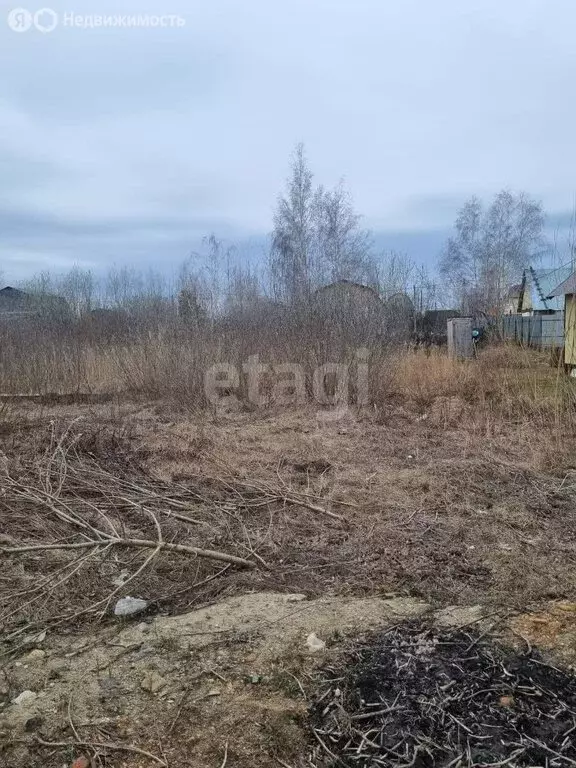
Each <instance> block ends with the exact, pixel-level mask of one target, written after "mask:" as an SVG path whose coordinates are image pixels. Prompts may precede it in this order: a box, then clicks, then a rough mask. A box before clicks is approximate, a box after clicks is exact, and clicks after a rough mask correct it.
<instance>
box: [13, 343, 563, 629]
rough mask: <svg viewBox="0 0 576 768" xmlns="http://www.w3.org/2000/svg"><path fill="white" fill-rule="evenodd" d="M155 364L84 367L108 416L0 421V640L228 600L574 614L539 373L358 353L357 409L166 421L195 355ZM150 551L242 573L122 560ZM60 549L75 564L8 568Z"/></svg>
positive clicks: (542, 372)
mask: <svg viewBox="0 0 576 768" xmlns="http://www.w3.org/2000/svg"><path fill="white" fill-rule="evenodd" d="M172 342H173V340H172ZM172 342H171V341H170V339H166V340H165V343H164V344H160V343H159V340H158V339H157V338H152V337H148V338H147V339H140V341H139V342H138V343H134V344H133V345H131V346H130V347H126V346H124V347H116V346H114V345H106V346H104V347H103V348H101V349H98V348H96V347H89V348H87V349H86V350H84V351H83V353H82V354H83V355H84V356H85V360H86V361H89V363H90V366H91V367H90V366H89V367H87V368H86V369H85V371H84V373H85V374H86V375H87V376H90V377H92V378H91V381H92V384H91V388H92V389H97V388H98V387H99V386H103V385H104V382H107V385H108V386H110V382H111V381H113V382H114V385H115V387H116V388H117V390H118V392H119V393H120V392H121V393H123V394H122V399H117V400H116V401H112V402H110V403H109V404H108V405H101V406H87V405H81V404H74V402H69V403H68V405H62V404H59V405H49V404H44V405H42V406H39V405H38V404H37V403H29V404H26V403H20V404H10V405H9V406H8V405H5V406H4V412H3V413H2V414H1V422H2V428H1V429H0V447H1V448H2V450H3V452H4V458H3V465H2V466H3V468H2V472H3V474H4V481H3V495H2V497H1V498H0V509H1V514H2V519H3V538H2V543H3V545H4V548H5V552H4V555H2V557H3V560H4V565H3V568H4V571H3V572H4V573H6V574H9V578H10V589H7V588H3V587H2V586H1V585H0V607H1V610H2V613H1V617H0V622H1V624H2V627H3V629H4V631H5V632H6V633H9V634H10V633H11V634H14V633H16V634H15V635H14V637H18V636H19V635H22V634H25V632H26V631H28V629H29V628H30V626H31V625H32V624H34V625H36V624H42V623H44V624H45V623H50V622H51V621H53V620H54V617H58V618H57V621H65V622H70V621H73V622H74V621H78V620H82V621H86V620H89V621H92V620H93V619H94V618H96V617H98V616H100V615H102V614H103V613H105V612H106V611H107V610H108V609H109V608H110V606H111V605H112V602H113V598H115V597H116V596H117V595H119V594H121V593H125V592H128V593H136V594H142V595H145V596H147V597H150V598H151V599H152V600H153V602H154V605H155V606H156V609H162V610H167V609H169V610H171V611H179V610H184V609H186V608H187V607H190V606H191V605H197V604H199V603H202V602H205V601H207V600H209V599H213V598H214V597H215V596H216V595H217V594H231V593H234V592H236V591H242V590H246V589H280V590H292V591H305V592H307V593H308V594H311V595H320V594H324V593H326V592H327V591H328V592H334V593H344V594H366V593H373V592H375V591H376V592H379V591H397V592H400V593H403V594H409V595H416V596H422V597H425V598H426V599H431V600H434V601H437V602H439V603H448V602H452V603H467V602H468V603H469V602H482V603H485V602H490V603H494V604H506V605H514V606H524V605H526V604H529V603H538V602H539V601H543V600H547V599H550V597H556V596H557V597H563V598H568V599H571V598H573V597H574V596H575V595H576V580H575V577H574V576H573V574H574V572H575V571H574V568H573V564H574V563H575V562H576V544H574V543H573V542H574V541H576V528H575V525H576V523H575V521H574V515H573V512H572V510H573V505H574V502H575V500H576V498H575V497H576V455H575V454H574V450H573V445H574V437H575V436H576V420H575V413H576V407H575V395H574V382H573V381H572V380H571V379H569V378H567V377H565V376H564V374H563V373H561V372H559V371H558V370H557V369H554V368H552V367H550V365H549V364H548V361H547V359H546V357H545V356H544V355H542V354H539V353H535V352H532V351H526V350H521V349H518V348H515V347H505V346H502V347H493V348H488V349H485V350H483V351H482V352H481V353H480V355H479V356H478V357H477V358H476V359H474V360H472V361H470V362H467V363H460V362H456V361H452V360H449V359H448V358H447V356H446V355H445V354H444V353H443V352H441V351H438V350H433V351H431V352H430V353H428V354H427V353H426V352H424V351H422V350H420V351H417V352H416V353H415V352H412V351H410V352H404V353H403V354H395V355H391V354H384V353H382V352H378V353H376V352H373V356H372V361H371V364H372V368H371V379H372V380H371V386H372V402H371V405H370V406H369V407H366V408H363V409H356V408H354V407H352V408H351V409H348V410H347V409H337V410H336V411H332V410H331V409H329V408H315V407H314V406H313V405H310V406H308V407H306V408H304V409H302V408H301V409H291V408H286V407H284V408H277V407H275V406H273V405H271V406H270V407H268V408H262V409H261V410H258V409H256V410H255V409H254V408H252V409H242V408H240V409H239V410H237V411H236V412H232V413H231V412H226V411H220V410H216V411H204V412H202V411H200V410H192V411H190V410H184V411H183V410H182V408H181V404H182V403H183V402H186V403H188V404H191V403H192V404H194V405H195V406H198V405H200V404H201V396H199V395H198V388H199V387H200V386H201V385H200V383H199V382H201V378H202V376H201V374H202V365H203V364H204V362H203V361H205V360H206V359H207V357H208V354H207V352H206V347H195V346H194V345H192V344H190V345H188V346H187V345H180V347H177V346H176V345H175V344H174V343H172ZM213 352H214V350H213ZM201 353H202V355H203V357H202V356H201ZM216 353H217V354H218V355H219V356H222V355H223V354H224V350H223V348H222V349H221V350H220V351H216V352H214V354H216ZM243 353H244V352H243ZM51 359H52V360H53V361H55V360H56V357H55V356H53V357H52V358H51ZM310 359H311V357H309V358H308V360H309V361H310ZM98 376H100V379H98ZM97 382H98V383H97ZM53 385H54V381H50V383H49V384H48V385H47V388H48V389H51V388H52V386H53ZM134 392H135V393H138V395H139V398H140V399H139V400H138V399H136V400H134V399H133V398H132V397H131V394H130V393H134ZM142 398H148V400H147V401H145V400H142ZM150 398H152V400H150ZM187 398H188V399H187ZM190 413H193V415H192V416H190V415H189V414H190ZM119 425H120V426H119ZM326 513H328V514H326ZM177 515H179V517H178V516H177ZM188 518H189V519H188ZM341 518H344V519H341ZM160 535H161V537H162V538H163V540H164V541H165V542H168V543H169V544H174V543H177V544H185V545H186V546H187V547H188V548H190V547H192V548H194V547H195V548H200V549H209V550H217V551H220V552H223V553H224V554H226V555H232V556H236V557H239V558H243V559H247V560H249V561H250V562H251V563H253V564H254V565H255V566H256V567H255V568H254V569H253V570H251V571H243V570H242V569H241V568H238V567H237V565H231V566H230V567H227V568H226V570H223V566H224V565H225V563H222V562H217V561H213V560H210V559H209V558H208V559H205V558H202V557H197V556H195V555H193V550H190V551H188V552H187V553H186V554H184V553H183V552H176V551H175V550H173V551H167V549H166V548H164V549H159V550H158V551H155V550H154V548H153V547H152V546H151V544H150V546H144V545H142V546H141V548H140V549H138V548H135V546H134V545H131V544H130V543H129V542H128V540H134V539H136V540H142V539H144V540H146V541H147V542H149V543H150V542H151V543H152V544H153V543H154V542H157V540H158V537H159V536H160ZM110 536H113V537H114V538H115V539H116V541H115V542H113V543H111V542H110V539H109V538H107V537H110ZM87 541H88V542H92V544H91V545H90V546H88V544H87V543H86V542H87ZM122 542H123V543H122ZM59 543H64V544H74V545H80V544H81V545H82V548H81V549H79V550H75V549H68V550H67V549H56V548H55V549H50V550H38V551H35V550H32V551H27V552H25V551H21V552H18V551H11V552H10V551H6V549H12V550H14V549H16V550H17V549H18V548H19V547H24V546H27V545H36V546H42V545H44V544H52V545H58V544H59ZM151 555H153V557H151V559H150V561H147V558H148V557H149V556H151ZM527 562H528V563H529V567H527ZM144 564H145V567H144ZM140 568H142V570H139V569H140ZM122 571H127V572H128V573H129V574H130V575H131V576H134V574H136V575H135V576H134V578H133V580H132V581H130V582H129V583H128V584H127V586H126V588H125V589H124V590H118V592H115V591H114V588H113V586H111V583H112V581H113V580H114V579H115V578H116V577H117V576H118V575H119V574H120V573H121V572H122ZM38 574H41V580H40V581H38Z"/></svg>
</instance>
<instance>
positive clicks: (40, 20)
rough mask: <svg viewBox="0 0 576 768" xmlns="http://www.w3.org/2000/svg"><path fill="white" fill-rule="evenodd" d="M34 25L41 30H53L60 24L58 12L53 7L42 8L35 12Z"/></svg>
mask: <svg viewBox="0 0 576 768" xmlns="http://www.w3.org/2000/svg"><path fill="white" fill-rule="evenodd" d="M34 26H35V27H36V29H37V30H38V31H39V32H52V30H53V29H56V27H57V26H58V14H57V13H56V11H53V10H52V8H40V10H39V11H36V13H35V14H34Z"/></svg>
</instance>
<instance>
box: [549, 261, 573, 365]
mask: <svg viewBox="0 0 576 768" xmlns="http://www.w3.org/2000/svg"><path fill="white" fill-rule="evenodd" d="M549 298H550V299H551V300H558V301H561V302H562V304H563V309H564V364H565V365H567V366H570V367H571V368H572V367H573V366H576V272H572V273H571V274H570V275H569V276H568V277H567V278H566V279H565V280H564V281H563V282H561V283H560V284H559V285H556V286H555V287H554V288H553V289H552V290H551V291H550V293H549Z"/></svg>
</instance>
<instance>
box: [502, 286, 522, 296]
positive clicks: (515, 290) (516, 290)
mask: <svg viewBox="0 0 576 768" xmlns="http://www.w3.org/2000/svg"><path fill="white" fill-rule="evenodd" d="M521 293H522V283H517V284H516V285H511V286H510V287H509V288H508V293H507V294H506V298H507V299H517V298H518V297H519V296H520V294H521Z"/></svg>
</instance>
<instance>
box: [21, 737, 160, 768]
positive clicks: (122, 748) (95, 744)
mask: <svg viewBox="0 0 576 768" xmlns="http://www.w3.org/2000/svg"><path fill="white" fill-rule="evenodd" d="M34 738H35V740H36V741H37V742H38V744H41V745H42V746H43V747H67V748H70V747H86V748H87V749H93V750H96V749H111V750H113V751H114V752H132V753H134V754H136V755H143V756H144V757H148V758H149V759H150V760H153V761H154V762H155V763H158V765H163V766H164V768H168V763H167V762H166V761H165V760H163V759H162V758H161V757H157V756H156V755H153V754H152V753H151V752H147V751H146V750H145V749H140V747H133V746H131V745H129V744H114V743H112V742H107V741H45V740H44V739H42V738H41V737H40V736H35V737H34Z"/></svg>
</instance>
